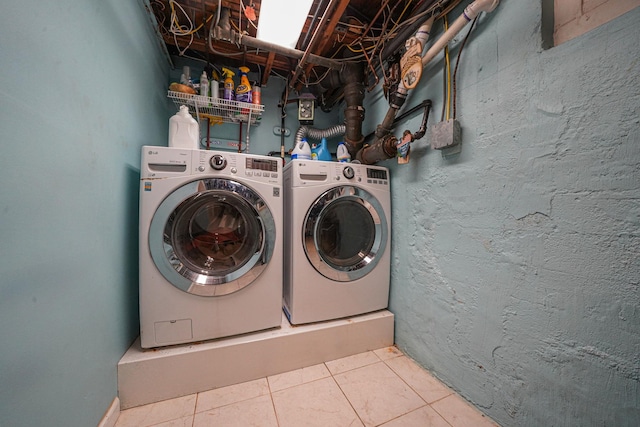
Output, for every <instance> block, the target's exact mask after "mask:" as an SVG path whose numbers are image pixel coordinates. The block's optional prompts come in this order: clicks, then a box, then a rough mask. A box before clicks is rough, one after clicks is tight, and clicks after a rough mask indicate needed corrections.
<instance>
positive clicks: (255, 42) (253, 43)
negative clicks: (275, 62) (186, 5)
mask: <svg viewBox="0 0 640 427" xmlns="http://www.w3.org/2000/svg"><path fill="white" fill-rule="evenodd" d="M229 16H230V12H229V8H226V7H224V8H222V10H221V18H220V22H219V23H218V25H217V26H216V27H215V28H213V23H212V28H211V30H210V31H209V47H210V48H211V49H212V50H215V49H214V48H213V45H212V41H213V39H216V40H224V41H228V42H229V43H234V44H241V45H243V46H248V47H253V48H256V49H263V50H266V51H268V52H274V53H276V54H280V55H283V56H286V57H289V58H295V59H300V58H303V57H304V56H305V52H303V51H301V50H298V49H291V48H288V47H284V46H280V45H277V44H275V43H269V42H266V41H263V40H259V39H257V38H255V37H251V36H249V35H243V34H239V33H237V32H235V31H234V30H232V29H231V24H230V23H229ZM305 60H306V61H307V62H310V63H312V64H316V65H321V66H323V67H327V68H331V69H335V70H339V69H340V68H341V67H342V64H341V63H340V62H338V61H335V60H333V59H329V58H324V57H322V56H318V55H314V54H311V53H307V55H306V59H305Z"/></svg>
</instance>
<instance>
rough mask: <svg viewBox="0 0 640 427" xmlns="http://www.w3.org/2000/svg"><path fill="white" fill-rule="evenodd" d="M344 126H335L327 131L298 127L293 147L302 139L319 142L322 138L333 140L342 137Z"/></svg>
mask: <svg viewBox="0 0 640 427" xmlns="http://www.w3.org/2000/svg"><path fill="white" fill-rule="evenodd" d="M345 129H346V126H345V125H335V126H331V127H330V128H327V129H316V128H312V127H309V126H300V128H298V130H297V131H296V137H295V145H298V143H300V141H302V138H307V139H313V140H318V141H320V140H321V139H322V138H333V137H335V136H340V135H344V133H345Z"/></svg>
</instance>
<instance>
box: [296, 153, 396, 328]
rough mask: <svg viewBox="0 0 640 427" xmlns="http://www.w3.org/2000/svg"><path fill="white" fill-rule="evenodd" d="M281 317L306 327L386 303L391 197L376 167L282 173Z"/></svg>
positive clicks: (331, 165)
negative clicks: (282, 293) (283, 221)
mask: <svg viewBox="0 0 640 427" xmlns="http://www.w3.org/2000/svg"><path fill="white" fill-rule="evenodd" d="M283 173H284V182H283V187H284V193H285V196H284V200H285V202H284V203H285V209H284V210H285V232H286V235H285V243H284V271H285V273H284V274H285V277H284V298H283V301H284V304H283V305H284V311H285V314H286V315H287V318H288V319H289V321H290V322H291V323H292V324H294V325H295V324H304V323H311V322H318V321H324V320H331V319H339V318H343V317H348V316H355V315H358V314H363V313H368V312H372V311H376V310H381V309H384V308H386V307H387V306H388V302H389V281H390V274H391V270H390V268H391V263H390V255H389V253H390V233H391V224H390V215H391V210H390V208H391V192H390V182H389V171H388V169H387V168H384V167H381V166H369V165H362V164H353V163H337V162H324V161H313V160H292V161H291V162H290V163H288V164H287V165H286V166H285V167H284V172H283Z"/></svg>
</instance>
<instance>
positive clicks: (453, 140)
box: [429, 119, 462, 155]
mask: <svg viewBox="0 0 640 427" xmlns="http://www.w3.org/2000/svg"><path fill="white" fill-rule="evenodd" d="M429 136H430V138H429V139H430V141H431V148H432V149H434V150H445V149H447V152H446V153H445V152H443V155H444V154H455V153H453V152H451V150H448V149H451V148H453V147H456V150H457V151H456V152H458V153H459V152H460V143H461V142H462V130H461V129H460V122H459V121H457V120H456V119H449V120H446V121H444V122H440V123H436V124H435V125H433V126H431V129H430V134H429Z"/></svg>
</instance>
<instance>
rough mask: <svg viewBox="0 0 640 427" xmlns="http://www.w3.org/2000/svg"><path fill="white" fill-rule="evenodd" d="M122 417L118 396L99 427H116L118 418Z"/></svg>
mask: <svg viewBox="0 0 640 427" xmlns="http://www.w3.org/2000/svg"><path fill="white" fill-rule="evenodd" d="M119 416H120V399H118V397H117V396H116V397H115V398H114V399H113V402H111V405H110V406H109V408H108V409H107V411H106V412H105V413H104V416H103V417H102V419H101V420H100V423H99V424H98V427H114V426H115V425H116V421H118V417H119Z"/></svg>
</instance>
